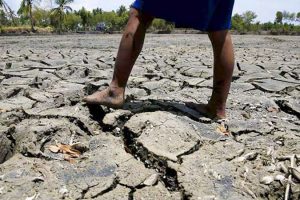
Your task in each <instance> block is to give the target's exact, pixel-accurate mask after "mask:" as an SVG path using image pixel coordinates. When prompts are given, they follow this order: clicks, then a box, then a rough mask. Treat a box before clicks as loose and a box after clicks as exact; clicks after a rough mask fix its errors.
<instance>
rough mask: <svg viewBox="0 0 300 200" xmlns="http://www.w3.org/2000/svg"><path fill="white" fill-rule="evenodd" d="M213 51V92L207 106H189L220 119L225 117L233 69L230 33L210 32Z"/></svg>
mask: <svg viewBox="0 0 300 200" xmlns="http://www.w3.org/2000/svg"><path fill="white" fill-rule="evenodd" d="M208 35H209V38H210V40H211V43H212V46H213V51H214V77H213V91H212V96H211V98H210V100H209V102H208V104H189V105H188V106H191V107H194V108H196V109H197V110H198V111H199V112H201V113H204V114H206V115H207V116H208V117H210V118H218V119H222V118H225V117H226V113H225V108H226V100H227V97H228V93H229V89H230V84H231V79H232V73H233V68H234V53H233V45H232V41H231V35H230V32H229V31H227V30H225V31H215V32H210V33H209V34H208Z"/></svg>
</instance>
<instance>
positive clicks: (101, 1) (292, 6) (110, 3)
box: [5, 0, 300, 22]
mask: <svg viewBox="0 0 300 200" xmlns="http://www.w3.org/2000/svg"><path fill="white" fill-rule="evenodd" d="M5 1H6V3H7V4H8V5H9V6H11V7H12V9H13V10H17V9H18V8H19V6H20V2H21V0H5ZM37 1H38V0H37ZM41 1H42V2H49V1H50V0H41ZM133 1H134V0H75V1H74V3H72V4H71V7H72V8H73V9H75V10H78V9H80V8H81V7H82V6H84V7H85V8H87V9H88V10H92V9H93V8H96V7H100V8H102V9H103V10H105V11H110V10H116V9H117V8H118V7H120V6H121V5H125V6H127V7H129V6H130V4H131V3H132V2H133ZM247 10H251V11H254V12H255V13H256V14H257V15H258V17H257V21H260V22H267V21H272V22H273V21H274V19H275V13H276V12H277V11H283V10H286V11H288V12H296V13H297V12H300V0H236V1H235V7H234V11H233V13H239V14H241V13H243V12H245V11H247Z"/></svg>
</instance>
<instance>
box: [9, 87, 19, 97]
mask: <svg viewBox="0 0 300 200" xmlns="http://www.w3.org/2000/svg"><path fill="white" fill-rule="evenodd" d="M21 91H22V88H15V89H14V91H13V92H12V93H11V94H9V95H8V96H7V99H8V98H11V97H14V96H16V95H18V94H19V93H20V92H21Z"/></svg>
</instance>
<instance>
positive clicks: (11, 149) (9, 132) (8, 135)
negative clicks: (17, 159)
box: [0, 126, 16, 164]
mask: <svg viewBox="0 0 300 200" xmlns="http://www.w3.org/2000/svg"><path fill="white" fill-rule="evenodd" d="M14 131H15V127H14V126H12V127H10V128H9V129H8V130H7V131H6V132H5V133H4V134H5V136H6V138H7V139H8V140H9V141H10V142H11V144H10V147H9V151H7V153H6V154H5V156H4V160H3V161H2V162H3V163H4V162H6V161H7V160H9V159H10V158H11V157H12V156H13V154H14V149H15V146H16V139H15V138H14V137H13V133H14ZM10 152H11V154H12V155H11V156H10V157H9V154H10ZM0 164H1V163H0Z"/></svg>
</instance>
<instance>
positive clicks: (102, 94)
mask: <svg viewBox="0 0 300 200" xmlns="http://www.w3.org/2000/svg"><path fill="white" fill-rule="evenodd" d="M82 101H84V102H86V103H87V104H96V105H104V106H107V107H110V108H122V106H123V104H124V101H125V100H124V89H123V88H111V87H108V88H106V89H104V90H102V91H97V92H95V93H93V94H91V95H89V96H86V97H84V98H83V99H82Z"/></svg>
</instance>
